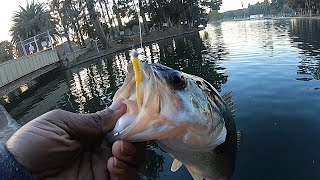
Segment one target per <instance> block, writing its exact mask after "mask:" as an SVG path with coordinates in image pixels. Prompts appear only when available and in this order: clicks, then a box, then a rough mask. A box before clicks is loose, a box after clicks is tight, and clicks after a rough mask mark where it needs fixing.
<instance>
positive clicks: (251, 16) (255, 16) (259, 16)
mask: <svg viewBox="0 0 320 180" xmlns="http://www.w3.org/2000/svg"><path fill="white" fill-rule="evenodd" d="M263 17H264V15H263V14H254V15H250V19H262V18H263Z"/></svg>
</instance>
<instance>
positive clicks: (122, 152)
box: [112, 140, 137, 165]
mask: <svg viewBox="0 0 320 180" xmlns="http://www.w3.org/2000/svg"><path fill="white" fill-rule="evenodd" d="M136 151H137V149H136V147H135V146H134V145H133V144H132V143H129V142H126V141H122V140H120V141H116V142H115V143H113V145H112V154H113V155H114V156H115V157H116V158H118V159H120V160H121V161H124V162H126V163H129V164H132V165H136V164H137V159H136V156H135V155H136Z"/></svg>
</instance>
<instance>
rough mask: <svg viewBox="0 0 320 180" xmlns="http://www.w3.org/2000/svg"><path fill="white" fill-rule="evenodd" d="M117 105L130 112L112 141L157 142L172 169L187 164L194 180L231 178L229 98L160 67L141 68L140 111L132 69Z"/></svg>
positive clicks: (234, 139) (234, 133)
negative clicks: (165, 153)
mask: <svg viewBox="0 0 320 180" xmlns="http://www.w3.org/2000/svg"><path fill="white" fill-rule="evenodd" d="M127 69H128V74H127V77H126V79H125V82H124V84H123V85H122V87H121V88H120V89H119V90H118V91H117V92H116V94H115V96H114V100H116V99H123V102H124V103H125V104H126V105H127V112H126V114H124V115H123V116H122V117H121V118H120V119H119V120H118V122H117V124H116V126H115V128H114V130H113V131H112V132H111V133H109V134H108V137H109V138H110V137H111V138H113V139H114V140H115V139H122V140H126V141H129V142H141V141H149V140H155V141H156V142H157V144H158V145H159V146H160V147H161V148H162V149H163V150H165V151H166V152H167V153H169V154H170V155H171V156H172V157H173V158H174V161H173V164H172V166H171V170H172V171H173V172H175V171H177V170H178V169H179V168H180V167H181V166H182V165H185V166H186V168H187V169H188V171H189V172H190V174H191V175H192V177H193V178H194V179H231V177H232V174H233V171H234V166H235V158H236V151H237V131H236V125H235V122H234V119H233V107H234V103H233V102H232V100H231V96H230V94H226V95H225V96H223V97H221V96H220V95H219V93H218V92H217V90H215V88H214V87H213V86H212V85H211V84H210V83H208V82H207V81H205V80H204V79H202V78H200V77H197V76H193V75H189V74H186V73H183V72H180V71H177V70H174V69H172V68H169V67H166V66H164V65H161V64H145V63H142V64H141V70H142V75H143V77H144V78H143V81H142V82H141V91H140V97H141V99H140V101H141V102H142V105H141V109H140V110H139V108H138V106H137V98H136V84H135V78H134V71H133V68H132V65H129V66H128V68H127Z"/></svg>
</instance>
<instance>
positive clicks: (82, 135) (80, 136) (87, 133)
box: [37, 102, 126, 146]
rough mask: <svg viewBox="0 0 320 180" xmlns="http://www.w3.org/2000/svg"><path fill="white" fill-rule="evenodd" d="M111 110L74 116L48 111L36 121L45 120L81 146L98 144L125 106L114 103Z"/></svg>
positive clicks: (59, 111) (69, 113)
mask: <svg viewBox="0 0 320 180" xmlns="http://www.w3.org/2000/svg"><path fill="white" fill-rule="evenodd" d="M115 103H116V104H113V105H112V106H111V108H107V109H106V110H103V111H100V112H97V113H93V114H75V113H71V112H67V111H63V110H54V111H50V112H48V113H46V114H44V115H43V116H41V118H40V117H39V118H37V119H38V120H41V121H43V120H46V121H48V122H50V123H52V124H55V125H56V126H57V127H59V128H62V129H63V130H64V131H66V132H67V133H68V134H69V135H70V136H71V137H72V138H74V139H77V140H79V141H80V142H81V143H82V144H87V145H90V146H91V145H94V144H100V142H101V140H102V139H103V136H104V134H105V133H106V132H108V131H110V130H111V129H112V128H113V127H114V126H115V123H116V122H117V120H118V119H119V118H120V117H121V116H122V115H123V114H124V113H125V111H126V106H125V105H124V104H123V103H121V102H115Z"/></svg>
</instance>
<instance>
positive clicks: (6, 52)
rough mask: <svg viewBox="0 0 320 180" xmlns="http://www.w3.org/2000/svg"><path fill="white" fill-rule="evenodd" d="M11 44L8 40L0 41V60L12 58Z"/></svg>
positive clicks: (12, 48)
mask: <svg viewBox="0 0 320 180" xmlns="http://www.w3.org/2000/svg"><path fill="white" fill-rule="evenodd" d="M13 50H14V47H13V44H12V43H10V42H9V41H2V42H0V62H3V61H7V60H10V59H13Z"/></svg>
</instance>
